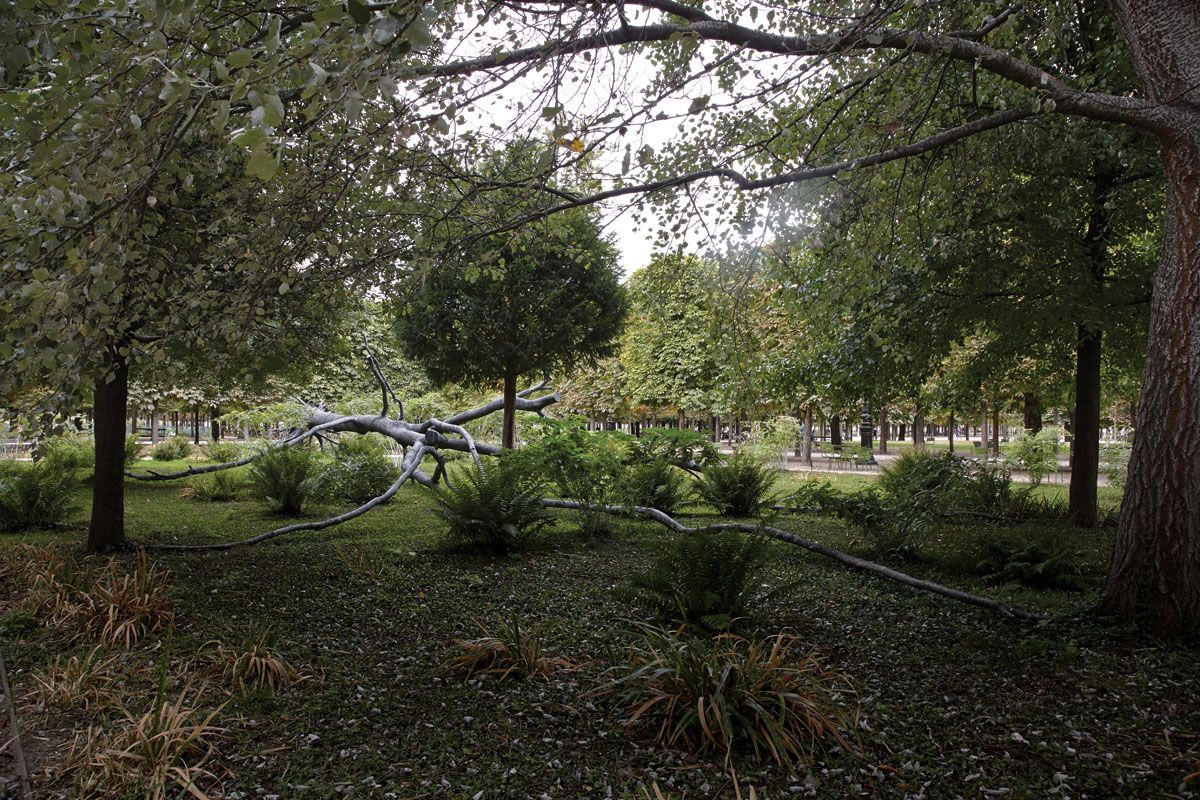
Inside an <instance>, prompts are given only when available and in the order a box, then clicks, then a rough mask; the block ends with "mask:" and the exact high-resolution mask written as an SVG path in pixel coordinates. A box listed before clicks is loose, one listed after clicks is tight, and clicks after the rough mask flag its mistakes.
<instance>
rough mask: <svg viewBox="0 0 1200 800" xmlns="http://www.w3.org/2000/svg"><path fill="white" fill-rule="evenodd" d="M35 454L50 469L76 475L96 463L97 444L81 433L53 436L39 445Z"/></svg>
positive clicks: (89, 468)
mask: <svg viewBox="0 0 1200 800" xmlns="http://www.w3.org/2000/svg"><path fill="white" fill-rule="evenodd" d="M34 455H35V456H36V458H37V460H39V461H40V462H41V463H43V464H45V465H46V466H47V467H49V468H50V469H52V470H55V471H56V472H62V473H66V474H70V475H74V474H76V473H78V472H80V471H82V470H91V469H92V468H93V467H94V466H95V465H96V444H95V442H93V441H92V439H91V438H90V437H87V436H81V435H79V434H64V435H62V436H52V437H50V438H48V439H46V440H45V441H44V442H42V443H41V444H40V445H39V446H38V448H37V451H36V452H35V453H34Z"/></svg>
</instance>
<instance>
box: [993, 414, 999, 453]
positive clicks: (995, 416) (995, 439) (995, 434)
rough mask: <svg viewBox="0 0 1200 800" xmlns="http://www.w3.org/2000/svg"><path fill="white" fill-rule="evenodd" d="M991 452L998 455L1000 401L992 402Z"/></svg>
mask: <svg viewBox="0 0 1200 800" xmlns="http://www.w3.org/2000/svg"><path fill="white" fill-rule="evenodd" d="M992 452H993V453H995V454H996V458H999V457H1000V403H998V402H994V403H992Z"/></svg>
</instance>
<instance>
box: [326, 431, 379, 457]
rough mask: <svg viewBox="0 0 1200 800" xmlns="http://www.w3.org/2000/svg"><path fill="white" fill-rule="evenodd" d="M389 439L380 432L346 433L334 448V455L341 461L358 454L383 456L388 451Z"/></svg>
mask: <svg viewBox="0 0 1200 800" xmlns="http://www.w3.org/2000/svg"><path fill="white" fill-rule="evenodd" d="M387 441H388V440H387V439H385V438H384V437H383V436H381V435H379V434H378V433H366V434H354V433H349V434H345V435H344V436H342V438H341V439H339V440H338V443H337V445H336V446H335V447H334V448H333V457H334V458H336V459H338V460H339V461H340V460H343V459H348V458H352V457H356V456H368V457H373V458H381V457H383V456H386V455H387V453H388V446H387Z"/></svg>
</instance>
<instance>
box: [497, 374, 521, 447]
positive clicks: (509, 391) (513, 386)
mask: <svg viewBox="0 0 1200 800" xmlns="http://www.w3.org/2000/svg"><path fill="white" fill-rule="evenodd" d="M500 446H501V447H502V448H504V449H505V450H512V449H514V448H515V447H516V446H517V376H516V373H513V372H506V373H504V428H503V433H502V434H501V436H500Z"/></svg>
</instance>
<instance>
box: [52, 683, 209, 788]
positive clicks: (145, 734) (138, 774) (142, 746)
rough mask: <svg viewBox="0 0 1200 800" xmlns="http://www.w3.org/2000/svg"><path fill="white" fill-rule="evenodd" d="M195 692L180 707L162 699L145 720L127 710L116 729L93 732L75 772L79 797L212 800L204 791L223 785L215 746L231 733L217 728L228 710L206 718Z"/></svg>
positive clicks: (180, 699)
mask: <svg viewBox="0 0 1200 800" xmlns="http://www.w3.org/2000/svg"><path fill="white" fill-rule="evenodd" d="M190 688H191V687H190V686H185V687H184V688H183V691H182V692H180V694H179V697H178V698H177V699H175V700H174V701H171V700H168V699H166V698H163V697H160V698H157V699H156V700H155V702H154V705H153V706H152V707H151V708H150V710H149V711H147V712H145V713H144V714H140V715H135V714H133V713H132V712H130V711H129V710H128V709H127V708H125V707H124V706H122V707H121V710H122V712H123V713H124V715H125V719H124V720H121V721H120V723H119V724H118V725H116V726H115V727H114V728H112V729H110V730H103V729H101V728H98V727H93V728H91V729H89V731H88V732H87V734H86V735H85V736H84V737H83V743H82V746H81V748H80V751H79V752H78V754H77V757H76V759H75V760H74V763H73V764H72V766H71V771H72V772H74V774H75V781H76V788H77V790H78V792H79V797H80V798H82V799H83V800H88V799H91V798H94V799H95V800H99V799H100V798H112V797H131V798H132V797H141V798H144V800H163V799H164V798H167V797H179V796H186V795H190V796H191V797H194V798H196V799H197V800H206V798H208V797H209V796H210V795H209V794H206V793H205V791H204V789H203V788H202V786H203V787H207V788H208V789H209V790H210V791H211V790H212V788H213V787H214V786H216V785H218V784H219V783H220V778H219V776H218V775H217V774H216V773H215V772H214V771H213V770H212V769H209V765H210V764H212V763H214V762H215V761H216V759H217V752H216V749H215V748H214V747H213V740H214V739H216V738H218V737H219V736H220V735H221V734H222V733H224V732H225V729H224V728H219V727H217V726H215V725H213V724H212V721H213V719H214V718H215V717H216V715H217V714H218V713H219V712H220V711H221V709H222V708H223V707H224V704H222V705H221V706H219V707H217V708H216V709H213V710H211V711H209V712H207V714H206V713H205V711H204V709H202V708H201V707H200V706H199V705H198V703H199V700H200V697H199V693H196V694H195V695H194V696H193V698H192V699H190V700H189V698H188V693H189V691H190ZM185 793H186V794H185Z"/></svg>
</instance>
